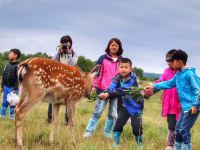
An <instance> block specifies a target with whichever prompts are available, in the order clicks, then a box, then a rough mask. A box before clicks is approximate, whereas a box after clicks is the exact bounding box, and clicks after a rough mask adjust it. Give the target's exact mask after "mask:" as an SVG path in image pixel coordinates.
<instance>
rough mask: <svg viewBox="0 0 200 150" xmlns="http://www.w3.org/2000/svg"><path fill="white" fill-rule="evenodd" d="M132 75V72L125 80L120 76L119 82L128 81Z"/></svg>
mask: <svg viewBox="0 0 200 150" xmlns="http://www.w3.org/2000/svg"><path fill="white" fill-rule="evenodd" d="M132 74H133V73H132V72H131V73H129V74H128V75H127V77H126V78H122V76H121V75H120V80H121V82H126V81H129V80H130V79H131V76H132Z"/></svg>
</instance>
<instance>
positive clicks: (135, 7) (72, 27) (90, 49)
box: [0, 0, 200, 73]
mask: <svg viewBox="0 0 200 150" xmlns="http://www.w3.org/2000/svg"><path fill="white" fill-rule="evenodd" d="M66 34H69V35H71V37H72V39H73V48H74V49H75V50H76V51H77V52H78V54H79V55H84V56H85V57H87V58H90V59H92V60H97V59H98V57H99V56H100V55H102V54H104V50H105V48H106V46H107V44H108V41H109V40H110V39H111V38H112V37H118V38H119V39H120V40H121V41H122V45H123V49H124V53H123V56H124V57H129V58H131V59H132V61H133V64H134V65H135V66H136V67H141V68H142V69H143V70H144V71H145V72H155V73H162V72H163V70H164V69H165V68H166V67H167V65H166V63H165V61H164V60H165V59H164V58H165V54H166V52H167V51H168V50H170V49H172V48H176V49H183V50H185V51H186V52H187V53H188V55H189V61H188V65H189V66H194V67H196V68H197V70H198V73H199V72H200V61H199V58H200V1H199V0H107V1H103V0H98V1H97V0H56V1H55V0H0V51H1V52H3V51H7V50H9V49H11V48H19V49H20V50H21V51H22V52H23V53H36V52H45V53H48V54H49V55H54V54H55V53H56V50H55V48H56V46H57V45H58V44H59V40H60V37H61V36H63V35H66Z"/></svg>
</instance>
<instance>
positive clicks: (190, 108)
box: [148, 50, 200, 150]
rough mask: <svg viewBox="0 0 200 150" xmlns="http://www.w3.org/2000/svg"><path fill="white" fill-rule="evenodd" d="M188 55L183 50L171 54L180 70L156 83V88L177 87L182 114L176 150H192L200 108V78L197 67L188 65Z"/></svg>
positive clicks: (176, 132) (179, 120) (177, 129)
mask: <svg viewBox="0 0 200 150" xmlns="http://www.w3.org/2000/svg"><path fill="white" fill-rule="evenodd" d="M187 58H188V55H187V53H186V52H184V51H182V50H178V51H176V52H175V53H174V54H173V55H172V56H171V60H170V61H171V62H172V67H173V69H175V70H177V71H178V72H177V73H176V75H175V76H174V78H172V79H171V80H168V81H165V82H160V83H157V84H154V85H153V87H148V88H154V89H155V90H161V89H171V88H173V87H176V88H177V92H178V98H179V101H180V103H181V107H182V110H181V114H180V117H179V119H178V122H177V124H176V127H175V135H176V142H175V144H174V149H175V150H192V145H191V133H190V130H191V128H192V127H193V125H194V124H195V122H196V120H197V117H198V115H199V109H200V80H199V77H198V76H197V74H196V71H195V68H191V67H187V65H186V62H187Z"/></svg>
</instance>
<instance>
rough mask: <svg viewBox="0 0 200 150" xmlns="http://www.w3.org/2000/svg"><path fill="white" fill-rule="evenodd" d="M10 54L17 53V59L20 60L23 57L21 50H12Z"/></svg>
mask: <svg viewBox="0 0 200 150" xmlns="http://www.w3.org/2000/svg"><path fill="white" fill-rule="evenodd" d="M10 52H13V53H15V54H16V55H17V59H19V58H20V56H21V52H20V50H19V49H16V48H13V49H11V50H10Z"/></svg>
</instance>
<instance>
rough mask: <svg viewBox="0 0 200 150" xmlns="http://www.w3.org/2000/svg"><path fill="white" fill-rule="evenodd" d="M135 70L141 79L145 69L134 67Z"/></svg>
mask: <svg viewBox="0 0 200 150" xmlns="http://www.w3.org/2000/svg"><path fill="white" fill-rule="evenodd" d="M133 72H134V73H135V74H136V76H137V77H138V78H140V79H141V78H142V77H143V73H144V71H143V70H142V69H141V68H137V67H134V68H133Z"/></svg>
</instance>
